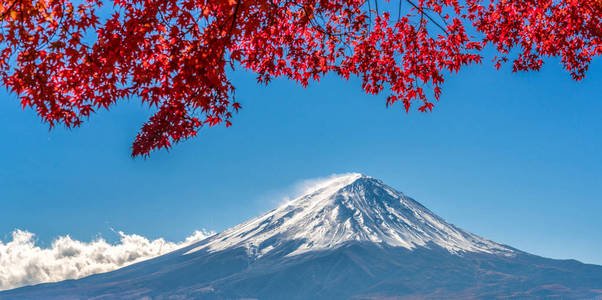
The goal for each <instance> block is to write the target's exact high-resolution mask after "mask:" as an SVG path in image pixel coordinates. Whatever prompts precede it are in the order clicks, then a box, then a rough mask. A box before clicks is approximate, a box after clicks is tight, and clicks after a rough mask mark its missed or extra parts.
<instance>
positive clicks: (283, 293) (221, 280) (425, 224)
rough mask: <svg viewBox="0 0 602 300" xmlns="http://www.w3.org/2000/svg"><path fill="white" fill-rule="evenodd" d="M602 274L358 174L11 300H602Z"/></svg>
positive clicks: (9, 294)
mask: <svg viewBox="0 0 602 300" xmlns="http://www.w3.org/2000/svg"><path fill="white" fill-rule="evenodd" d="M598 297H602V266H597V265H589V264H583V263H580V262H578V261H576V260H554V259H548V258H543V257H539V256H536V255H532V254H529V253H526V252H523V251H520V250H517V249H515V248H512V247H510V246H506V245H502V244H499V243H496V242H493V241H490V240H487V239H485V238H482V237H479V236H477V235H475V234H472V233H470V232H468V231H466V230H463V229H461V228H458V227H456V226H454V225H452V224H450V223H448V222H446V221H445V220H443V219H442V218H440V217H439V216H437V215H435V214H434V213H433V212H431V211H430V210H428V209H427V208H425V207H424V206H422V205H421V204H420V203H418V202H416V201H415V200H413V199H411V198H410V197H408V196H406V195H404V194H402V193H400V192H398V191H396V190H394V189H393V188H391V187H389V186H387V185H385V184H384V183H383V182H381V181H380V180H377V179H374V178H371V177H368V176H364V175H361V174H346V175H343V176H338V177H335V178H332V179H330V180H327V181H324V182H321V183H320V184H317V185H316V186H314V187H312V188H311V189H309V190H308V191H307V193H306V194H304V195H302V196H300V197H298V198H296V199H294V200H292V201H289V202H288V203H285V204H283V205H282V206H280V207H278V208H276V209H274V210H272V211H269V212H267V213H266V214H264V215H262V216H260V217H257V218H255V219H252V220H250V221H247V222H245V223H242V224H240V225H237V226H235V227H233V228H230V229H228V230H226V231H224V232H222V233H219V234H216V235H213V236H211V237H209V238H207V239H205V240H203V241H200V242H198V243H196V244H193V245H190V246H187V247H184V248H182V249H179V250H176V251H174V252H171V253H169V254H166V255H163V256H159V257H157V258H154V259H151V260H148V261H144V262H141V263H137V264H134V265H131V266H128V267H125V268H122V269H119V270H116V271H113V272H109V273H104V274H97V275H92V276H89V277H86V278H82V279H78V280H67V281H62V282H57V283H46V284H39V285H35V286H29V287H22V288H18V289H14V290H10V291H4V292H0V299H91V298H93V299H602V298H598Z"/></svg>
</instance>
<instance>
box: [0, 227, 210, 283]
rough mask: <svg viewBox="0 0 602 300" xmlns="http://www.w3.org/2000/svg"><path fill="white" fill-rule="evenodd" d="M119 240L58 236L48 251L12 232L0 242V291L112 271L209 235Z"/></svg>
mask: <svg viewBox="0 0 602 300" xmlns="http://www.w3.org/2000/svg"><path fill="white" fill-rule="evenodd" d="M118 234H119V235H120V237H121V238H120V241H119V243H116V244H110V243H107V242H106V241H105V240H104V239H103V238H98V239H96V240H93V241H91V242H81V241H77V240H74V239H72V238H71V237H70V236H69V235H66V236H61V237H59V238H57V239H56V240H54V242H52V245H51V246H50V247H49V248H40V247H39V246H36V241H35V238H34V236H35V235H34V234H33V233H31V232H28V231H23V230H18V229H17V230H15V231H13V232H12V241H9V242H7V243H3V242H2V241H1V240H0V290H7V289H13V288H17V287H20V286H25V285H31V284H37V283H42V282H56V281H62V280H66V279H76V278H81V277H84V276H88V275H92V274H96V273H103V272H108V271H112V270H115V269H118V268H121V267H124V266H127V265H130V264H133V263H137V262H140V261H143V260H147V259H149V258H153V257H155V256H158V255H162V254H165V253H168V252H171V251H173V250H176V249H178V248H181V247H184V246H187V245H189V244H192V243H194V242H197V241H200V240H203V239H205V238H207V237H209V236H211V235H213V234H215V233H214V232H209V231H205V230H202V231H198V230H197V231H195V232H194V233H193V234H192V235H191V236H189V237H187V238H186V239H185V240H184V241H181V242H177V243H174V242H169V241H166V240H164V239H163V238H159V239H156V240H149V239H147V238H145V237H143V236H140V235H137V234H125V233H123V232H121V231H119V232H118Z"/></svg>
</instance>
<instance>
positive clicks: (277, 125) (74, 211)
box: [0, 60, 602, 264]
mask: <svg viewBox="0 0 602 300" xmlns="http://www.w3.org/2000/svg"><path fill="white" fill-rule="evenodd" d="M233 78H234V82H235V84H236V86H237V96H238V99H239V100H240V101H241V103H242V104H243V110H242V111H241V112H240V113H239V114H238V115H236V116H235V118H234V120H233V122H234V126H233V127H231V128H228V129H226V128H222V127H219V128H212V129H203V130H201V132H200V134H199V136H198V137H197V138H194V139H192V140H189V141H186V142H184V143H181V144H179V145H177V146H176V147H174V148H173V149H171V150H170V151H169V152H166V151H160V152H156V153H153V154H152V156H151V157H150V158H148V159H132V158H130V156H129V153H130V145H131V142H132V141H133V139H134V137H135V135H136V133H137V131H138V129H139V128H140V126H141V125H142V124H143V122H144V121H145V120H146V119H147V118H148V116H149V114H150V112H149V110H148V109H147V108H145V107H143V106H142V105H140V103H138V102H136V101H133V100H132V101H130V102H127V101H124V102H123V103H121V104H120V105H117V106H114V107H112V108H111V110H110V111H109V112H107V111H102V112H100V113H97V114H96V115H94V116H93V117H92V118H91V119H90V120H89V121H88V122H86V123H84V125H83V126H82V127H80V128H76V129H71V130H67V129H63V128H57V129H55V130H53V131H49V130H48V127H47V125H45V124H43V123H41V121H40V120H39V119H38V118H37V117H36V116H35V114H34V112H32V111H31V110H29V109H27V110H25V111H23V110H22V109H21V108H20V106H19V104H18V101H16V97H15V96H14V95H9V94H7V93H6V92H5V91H2V92H0V98H1V99H2V100H1V101H0V126H1V128H2V130H0V139H1V140H2V146H3V147H1V148H0V157H2V159H1V161H2V166H1V167H0V201H1V202H0V205H1V208H0V240H3V241H6V240H7V239H8V238H9V234H10V233H11V232H12V231H13V230H14V229H16V228H19V229H24V230H28V231H30V232H33V233H35V234H36V235H37V237H38V238H39V242H40V244H42V245H48V244H49V243H50V242H51V241H52V240H53V239H54V238H55V237H57V236H59V235H65V234H69V235H71V236H72V237H73V238H76V239H79V240H84V241H89V240H91V239H93V238H95V237H97V236H98V235H99V234H100V235H102V236H103V237H105V238H107V239H108V240H112V239H113V240H114V239H117V238H118V236H117V235H116V234H115V233H114V232H112V231H111V230H110V229H111V228H114V229H115V230H122V231H124V232H126V233H137V234H141V235H144V236H147V237H149V238H157V237H165V238H166V239H169V240H173V241H179V240H182V239H184V237H186V236H188V235H190V234H191V233H192V232H193V231H194V230H195V229H201V228H206V229H209V230H215V231H221V230H224V229H226V228H228V227H230V226H233V225H236V224H238V223H240V222H242V221H244V220H246V219H249V218H251V217H254V216H257V215H259V214H260V213H262V212H265V211H267V210H268V209H271V208H273V207H274V206H275V205H276V203H277V202H278V201H279V200H280V199H281V198H282V197H283V196H284V195H286V194H287V193H290V191H291V189H292V187H293V186H294V184H295V183H297V182H299V181H301V180H304V179H309V178H315V177H323V176H328V175H330V174H333V173H345V172H361V173H364V174H366V175H370V176H373V177H376V178H379V179H381V180H383V181H384V182H385V183H387V184H389V185H390V186H392V187H394V188H396V189H398V190H400V191H402V192H404V193H406V194H407V195H409V196H411V197H413V198H415V199H416V200H418V201H419V202H421V203H422V204H424V205H425V206H426V207H428V208H429V209H431V210H433V211H434V212H435V213H437V214H439V215H440V216H442V217H443V218H445V219H447V220H448V221H450V222H452V223H454V224H456V225H458V226H460V227H463V228H465V229H467V230H469V231H472V232H474V233H477V234H479V235H482V236H484V237H486V238H489V239H492V240H495V241H499V242H502V243H506V244H509V245H511V246H514V247H516V248H519V249H521V250H525V251H528V252H532V253H534V254H538V255H543V256H547V257H553V258H576V259H578V260H581V261H584V262H589V263H597V264H602V217H601V216H600V215H601V214H602V155H601V153H602V133H601V132H602V118H601V115H602V96H600V82H602V63H601V62H600V61H599V60H598V61H595V62H594V64H592V66H591V69H590V72H589V74H588V77H587V78H586V79H585V80H584V81H583V82H580V83H576V82H574V81H572V80H571V79H570V76H569V74H568V73H566V72H564V71H563V70H562V69H561V67H560V66H559V65H558V62H557V61H551V62H549V63H548V64H547V65H546V66H545V67H544V69H543V70H542V71H541V72H536V73H520V74H512V73H511V72H510V71H509V68H505V69H502V70H501V71H499V72H498V71H495V69H493V68H492V67H491V66H490V65H481V66H474V67H470V68H467V69H464V70H463V71H461V73H460V74H459V75H454V76H448V77H447V83H446V84H445V85H444V87H443V95H442V98H441V100H440V102H439V103H438V105H436V107H435V110H434V111H433V112H432V113H429V114H422V113H418V112H415V111H412V112H410V113H409V114H405V112H404V111H403V110H402V106H401V105H396V106H394V107H392V108H389V109H387V108H385V96H384V95H382V96H367V95H365V94H363V92H362V91H361V89H360V85H359V82H357V81H354V80H352V81H349V82H346V81H342V80H339V79H337V78H335V77H329V78H326V79H325V80H323V81H321V82H320V83H319V84H317V83H314V84H312V85H310V87H309V88H307V89H303V88H300V87H298V86H296V85H295V84H294V83H291V82H288V81H286V80H278V81H275V82H274V83H272V84H271V85H270V86H268V87H264V86H259V85H257V84H256V83H255V81H254V77H253V76H252V74H247V73H244V72H238V73H235V74H234V75H233Z"/></svg>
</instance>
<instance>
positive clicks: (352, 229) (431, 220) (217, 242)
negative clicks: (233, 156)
mask: <svg viewBox="0 0 602 300" xmlns="http://www.w3.org/2000/svg"><path fill="white" fill-rule="evenodd" d="M291 241H297V242H298V243H296V244H295V245H296V246H295V247H294V248H292V249H286V250H285V251H287V252H288V254H287V256H293V255H297V254H301V253H305V252H308V251H313V250H324V249H332V248H336V247H338V246H340V245H342V244H343V243H345V242H348V241H369V242H374V243H378V244H380V243H383V244H388V245H391V246H396V247H404V248H407V249H414V248H415V247H418V246H423V247H429V246H430V245H431V244H435V245H438V246H440V247H442V248H444V249H447V250H448V251H449V252H450V253H453V254H460V253H462V252H465V251H469V252H479V253H490V254H501V255H504V256H512V255H513V254H514V251H513V250H512V249H510V248H508V247H506V246H504V245H501V244H498V243H495V242H492V241H489V240H486V239H484V238H481V237H479V236H477V235H474V234H472V233H470V232H467V231H465V230H463V229H461V228H458V227H456V226H454V225H452V224H449V223H447V222H446V221H445V220H443V219H441V218H440V217H438V216H437V215H435V214H434V213H432V212H431V211H429V210H428V209H426V208H425V207H424V206H422V205H420V204H419V203H418V202H416V201H414V200H413V199H411V198H409V197H407V196H405V195H404V194H402V193H400V192H397V191H395V190H394V189H392V188H390V187H388V186H387V185H385V184H383V183H382V182H381V181H380V180H376V179H373V178H371V177H368V176H364V175H362V174H357V173H353V174H346V175H342V176H338V177H335V178H332V179H331V180H328V181H325V182H322V183H320V184H318V185H316V186H315V187H313V188H311V189H309V192H308V193H307V194H305V195H303V196H301V197H298V198H296V199H294V200H292V201H290V202H288V203H286V204H284V205H282V206H280V207H278V208H276V209H274V210H272V211H270V212H268V213H266V214H264V215H262V216H260V217H258V218H255V219H252V220H250V221H248V222H245V223H242V224H240V225H238V226H235V227H233V228H231V229H228V230H226V231H224V232H222V233H220V234H218V235H215V236H213V237H211V238H208V239H206V240H205V241H203V242H201V243H200V244H199V245H198V246H197V247H195V248H193V249H191V250H189V251H187V252H186V253H185V254H190V253H194V252H197V251H199V250H201V249H205V250H207V251H209V252H216V251H220V250H225V249H228V248H238V247H244V248H246V249H247V251H248V253H249V254H250V255H252V256H255V257H261V256H263V255H265V254H267V253H270V252H271V251H273V250H274V249H279V247H281V246H283V245H284V244H285V243H287V242H291Z"/></svg>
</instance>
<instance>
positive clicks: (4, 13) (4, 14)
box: [0, 0, 21, 20]
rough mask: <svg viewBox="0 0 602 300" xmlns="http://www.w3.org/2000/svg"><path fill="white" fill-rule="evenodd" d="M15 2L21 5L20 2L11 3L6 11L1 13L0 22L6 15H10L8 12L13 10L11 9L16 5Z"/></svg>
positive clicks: (19, 0) (18, 0)
mask: <svg viewBox="0 0 602 300" xmlns="http://www.w3.org/2000/svg"><path fill="white" fill-rule="evenodd" d="M17 2H19V5H21V0H15V1H13V3H12V4H11V5H10V6H9V7H8V9H7V10H6V11H5V12H3V13H2V15H1V16H0V20H4V17H6V14H8V13H10V11H11V10H13V8H14V7H15V5H16V4H17Z"/></svg>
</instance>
